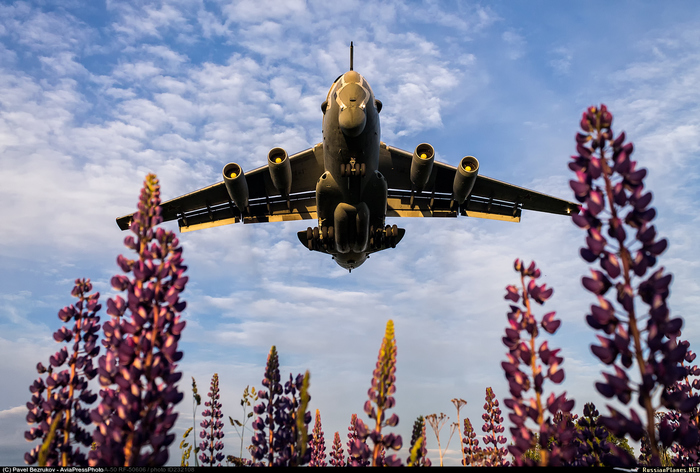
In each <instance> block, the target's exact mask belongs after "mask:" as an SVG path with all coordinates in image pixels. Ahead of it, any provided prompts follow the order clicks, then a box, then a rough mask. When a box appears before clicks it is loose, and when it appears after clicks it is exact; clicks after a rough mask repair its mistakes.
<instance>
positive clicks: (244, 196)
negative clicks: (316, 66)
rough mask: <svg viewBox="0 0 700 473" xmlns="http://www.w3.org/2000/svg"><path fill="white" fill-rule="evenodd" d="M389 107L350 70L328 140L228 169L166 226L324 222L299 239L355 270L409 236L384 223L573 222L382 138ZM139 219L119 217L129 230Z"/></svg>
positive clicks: (550, 200) (170, 204) (551, 202)
mask: <svg viewBox="0 0 700 473" xmlns="http://www.w3.org/2000/svg"><path fill="white" fill-rule="evenodd" d="M381 110H382V102H380V101H379V100H377V99H376V98H375V97H374V93H373V91H372V88H371V87H370V85H369V83H368V82H367V80H366V79H365V78H364V77H363V76H362V75H360V74H359V73H358V72H356V71H354V70H353V44H352V43H350V70H349V71H347V72H345V73H344V74H342V75H340V76H339V77H338V78H337V79H336V80H335V81H334V82H333V84H332V85H331V87H330V90H329V91H328V94H327V96H326V100H325V101H324V102H323V103H322V104H321V111H322V112H323V142H322V143H318V144H316V145H315V146H313V147H311V148H309V149H306V150H304V151H301V152H299V153H296V154H294V155H291V156H289V155H288V154H287V152H286V151H285V150H284V149H282V148H273V149H272V150H270V152H269V153H268V155H267V164H266V165H264V166H261V167H259V168H257V169H255V170H253V171H250V172H247V173H245V172H244V171H243V169H242V168H241V166H240V165H238V164H236V163H233V162H232V163H228V164H226V165H225V166H224V168H223V171H222V174H223V181H222V182H218V183H216V184H213V185H210V186H208V187H205V188H203V189H199V190H197V191H194V192H191V193H189V194H185V195H183V196H180V197H177V198H174V199H171V200H168V201H167V202H164V203H162V204H161V209H162V214H161V215H162V217H163V221H170V220H176V219H177V221H178V226H179V228H180V231H181V232H189V231H193V230H199V229H204V228H210V227H216V226H220V225H228V224H232V223H238V222H241V221H242V222H243V223H260V222H279V221H290V220H310V219H316V220H318V225H317V226H315V227H313V228H311V227H308V228H307V229H306V230H305V231H300V232H298V233H297V236H298V238H299V241H300V242H301V243H302V244H303V245H304V246H305V247H307V248H308V249H309V250H312V251H317V252H321V253H326V254H329V255H331V256H332V257H333V259H334V260H335V262H336V263H338V264H339V265H340V266H341V267H343V268H345V269H347V270H348V271H350V272H352V270H353V269H355V268H357V267H359V266H360V265H361V264H362V263H364V262H365V261H366V260H367V258H369V255H371V254H373V253H376V252H378V251H382V250H385V249H387V248H395V247H396V245H397V244H398V243H399V242H400V241H401V240H402V238H403V237H404V234H405V230H404V229H403V228H398V227H397V225H387V224H386V218H387V217H457V216H458V215H461V216H467V217H476V218H488V219H496V220H503V221H511V222H519V221H520V217H521V212H522V210H533V211H538V212H548V213H552V214H560V215H570V214H572V213H577V212H578V204H575V203H573V202H568V201H565V200H562V199H558V198H556V197H552V196H548V195H546V194H542V193H539V192H536V191H533V190H529V189H525V188H522V187H518V186H515V185H512V184H508V183H505V182H501V181H498V180H496V179H492V178H490V177H485V176H482V175H479V161H478V160H477V159H476V158H475V157H473V156H465V157H463V158H462V159H461V160H460V162H459V164H458V166H456V167H455V166H451V165H449V164H445V163H441V162H438V161H435V150H434V148H433V147H432V146H431V145H430V144H428V143H421V144H419V145H418V146H416V147H415V149H414V150H413V152H410V151H404V150H401V149H399V148H395V147H393V146H389V145H387V144H385V143H383V142H382V141H380V127H379V113H380V112H381ZM132 217H133V214H130V215H125V216H123V217H119V218H117V224H118V225H119V228H121V229H122V230H126V229H128V228H129V226H130V224H131V221H132Z"/></svg>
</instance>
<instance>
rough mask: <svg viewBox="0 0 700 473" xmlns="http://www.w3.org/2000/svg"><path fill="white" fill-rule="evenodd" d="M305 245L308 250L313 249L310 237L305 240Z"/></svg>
mask: <svg viewBox="0 0 700 473" xmlns="http://www.w3.org/2000/svg"><path fill="white" fill-rule="evenodd" d="M306 246H308V247H309V250H313V249H314V241H313V240H312V239H311V238H309V239H308V240H306Z"/></svg>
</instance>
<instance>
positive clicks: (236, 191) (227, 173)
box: [223, 163, 248, 213]
mask: <svg viewBox="0 0 700 473" xmlns="http://www.w3.org/2000/svg"><path fill="white" fill-rule="evenodd" d="M223 175H224V184H225V185H226V190H227V191H228V195H229V196H230V197H231V200H233V201H234V202H235V204H236V207H238V209H239V210H240V211H241V213H243V212H244V211H246V210H247V208H248V182H247V181H246V179H245V174H244V173H243V169H241V167H240V166H239V165H238V164H236V163H228V164H227V165H226V166H224V170H223Z"/></svg>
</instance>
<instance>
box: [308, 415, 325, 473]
mask: <svg viewBox="0 0 700 473" xmlns="http://www.w3.org/2000/svg"><path fill="white" fill-rule="evenodd" d="M310 448H311V461H310V462H309V466H326V465H327V464H326V441H325V440H324V438H323V430H322V428H321V412H320V411H319V410H318V409H316V420H315V423H314V431H313V435H312V437H311V445H310Z"/></svg>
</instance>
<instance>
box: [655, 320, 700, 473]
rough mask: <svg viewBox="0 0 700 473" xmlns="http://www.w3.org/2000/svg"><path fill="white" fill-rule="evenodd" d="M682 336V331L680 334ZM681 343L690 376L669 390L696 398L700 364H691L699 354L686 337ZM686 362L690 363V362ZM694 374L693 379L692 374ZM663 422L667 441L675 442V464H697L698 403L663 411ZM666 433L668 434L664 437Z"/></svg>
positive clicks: (699, 440)
mask: <svg viewBox="0 0 700 473" xmlns="http://www.w3.org/2000/svg"><path fill="white" fill-rule="evenodd" d="M678 335H679V336H680V333H679V334H678ZM678 344H679V345H683V346H685V347H686V353H685V357H684V359H683V360H681V365H682V366H683V368H684V369H685V370H686V376H685V377H684V378H683V379H682V380H679V381H678V382H676V383H675V384H674V385H673V386H671V387H670V388H669V389H668V391H669V394H670V395H671V396H674V395H678V394H676V393H683V394H682V395H684V396H686V397H687V398H688V399H692V398H693V397H694V396H695V395H696V394H695V393H696V392H697V390H699V389H700V379H698V378H697V377H698V376H700V368H698V366H697V365H690V363H692V362H693V361H694V360H695V358H696V355H695V353H694V352H692V351H691V350H690V349H689V346H690V344H689V343H688V341H686V340H679V341H678ZM685 363H688V365H686V364H685ZM691 376H692V377H694V378H695V379H694V380H692V382H691V379H690V377H691ZM660 418H661V425H660V428H659V431H660V434H661V436H662V442H663V444H664V445H669V444H670V445H671V447H670V448H671V454H670V455H671V462H672V463H673V465H674V466H686V467H687V466H695V465H697V464H698V461H700V436H698V434H697V430H698V424H699V420H700V419H699V418H700V414H699V412H698V408H697V406H696V407H695V409H693V410H692V411H690V412H684V413H680V412H678V411H667V412H664V413H661V414H660ZM664 437H665V438H664Z"/></svg>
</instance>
